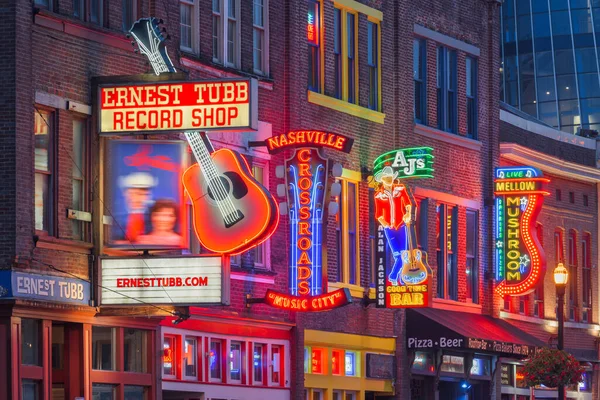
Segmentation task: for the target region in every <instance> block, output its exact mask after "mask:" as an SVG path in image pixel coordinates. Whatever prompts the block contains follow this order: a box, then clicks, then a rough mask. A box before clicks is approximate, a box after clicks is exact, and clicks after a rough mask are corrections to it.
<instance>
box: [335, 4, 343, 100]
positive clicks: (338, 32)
mask: <svg viewBox="0 0 600 400" xmlns="http://www.w3.org/2000/svg"><path fill="white" fill-rule="evenodd" d="M342 64H343V63H342V10H340V9H339V8H334V9H333V76H334V83H335V86H334V93H333V95H334V96H335V98H336V99H341V98H342V88H343V85H342V75H343V73H342Z"/></svg>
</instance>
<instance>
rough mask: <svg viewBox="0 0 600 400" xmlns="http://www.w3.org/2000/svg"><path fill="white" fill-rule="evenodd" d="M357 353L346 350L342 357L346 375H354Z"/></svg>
mask: <svg viewBox="0 0 600 400" xmlns="http://www.w3.org/2000/svg"><path fill="white" fill-rule="evenodd" d="M357 358H358V357H357V355H356V353H355V352H353V351H347V352H346V357H345V359H344V373H345V374H346V376H356V359H357Z"/></svg>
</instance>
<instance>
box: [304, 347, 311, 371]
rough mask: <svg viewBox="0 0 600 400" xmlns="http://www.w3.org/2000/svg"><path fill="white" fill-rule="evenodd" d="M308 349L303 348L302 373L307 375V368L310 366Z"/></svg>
mask: <svg viewBox="0 0 600 400" xmlns="http://www.w3.org/2000/svg"><path fill="white" fill-rule="evenodd" d="M310 354H311V351H310V347H305V348H304V373H305V374H308V373H309V368H308V366H309V365H310Z"/></svg>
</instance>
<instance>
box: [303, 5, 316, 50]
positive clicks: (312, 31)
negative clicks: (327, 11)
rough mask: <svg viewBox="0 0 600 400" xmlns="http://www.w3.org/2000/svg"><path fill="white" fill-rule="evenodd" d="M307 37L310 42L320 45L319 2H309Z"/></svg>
mask: <svg viewBox="0 0 600 400" xmlns="http://www.w3.org/2000/svg"><path fill="white" fill-rule="evenodd" d="M306 38H307V39H308V43H311V44H314V45H316V46H318V45H319V5H318V3H317V2H314V3H312V2H311V3H309V4H308V14H307V20H306Z"/></svg>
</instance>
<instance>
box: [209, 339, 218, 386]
mask: <svg viewBox="0 0 600 400" xmlns="http://www.w3.org/2000/svg"><path fill="white" fill-rule="evenodd" d="M208 363H209V368H210V377H211V379H218V380H221V341H220V340H211V341H210V357H209V360H208Z"/></svg>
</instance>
